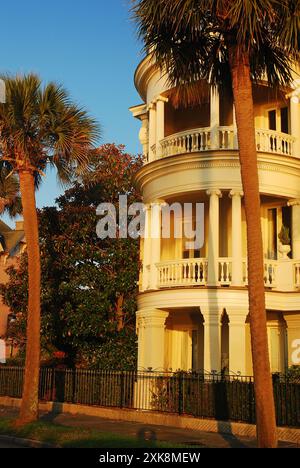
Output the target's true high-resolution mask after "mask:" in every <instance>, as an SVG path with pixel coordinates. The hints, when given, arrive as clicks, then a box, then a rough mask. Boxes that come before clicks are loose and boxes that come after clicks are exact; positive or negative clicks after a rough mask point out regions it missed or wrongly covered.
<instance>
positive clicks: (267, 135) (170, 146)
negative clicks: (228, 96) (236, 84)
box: [160, 126, 295, 157]
mask: <svg viewBox="0 0 300 468" xmlns="http://www.w3.org/2000/svg"><path fill="white" fill-rule="evenodd" d="M218 132H219V138H217V141H218V144H217V147H216V148H215V147H214V148H213V147H212V132H211V129H210V127H205V128H196V129H193V130H188V131H184V132H179V133H176V134H174V135H170V136H168V137H167V138H164V139H163V140H162V141H161V142H160V143H161V154H162V157H166V156H173V155H176V154H182V153H194V152H203V151H209V150H211V149H215V150H234V149H237V137H236V130H235V129H234V127H233V126H229V127H219V129H218ZM294 142H295V138H294V137H293V136H291V135H288V134H286V133H281V132H276V131H273V130H263V129H257V130H256V144H257V151H259V152H267V153H275V154H281V155H286V156H293V154H294V152H293V146H294Z"/></svg>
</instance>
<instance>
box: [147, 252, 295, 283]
mask: <svg viewBox="0 0 300 468" xmlns="http://www.w3.org/2000/svg"><path fill="white" fill-rule="evenodd" d="M232 263H233V262H232V258H229V257H221V258H219V260H218V274H217V280H216V286H224V287H226V286H227V287H228V286H231V285H232ZM242 266H243V269H242V280H241V286H242V285H244V286H245V287H246V286H248V269H247V260H246V259H243V260H242ZM156 267H157V272H158V288H172V287H176V286H187V287H189V286H207V284H208V259H207V258H195V259H183V260H170V261H167V262H163V263H158V264H157V265H156ZM264 281H265V287H266V288H270V289H277V290H283V291H286V290H288V291H295V290H297V289H298V290H299V289H300V261H297V262H296V261H295V260H290V261H289V262H286V260H284V261H283V262H281V261H280V260H265V262H264Z"/></svg>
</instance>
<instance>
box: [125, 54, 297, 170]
mask: <svg viewBox="0 0 300 468" xmlns="http://www.w3.org/2000/svg"><path fill="white" fill-rule="evenodd" d="M298 81H299V80H298ZM136 86H137V88H138V90H139V92H140V94H141V96H142V98H143V99H144V100H145V103H144V104H142V105H139V106H135V107H132V108H131V109H130V110H131V112H132V114H133V116H134V117H136V118H138V119H140V120H141V122H142V128H141V131H140V134H139V137H140V142H141V145H142V147H143V153H144V155H145V163H146V164H147V163H150V162H153V161H155V160H159V159H162V158H165V157H170V156H174V155H180V154H186V153H203V152H209V151H234V150H238V139H237V128H236V119H235V108H234V104H233V98H232V95H231V94H230V93H229V92H228V91H227V90H225V89H222V88H219V89H214V88H210V87H209V85H205V84H203V83H202V84H201V92H202V95H203V98H202V101H201V104H199V105H195V106H194V107H188V108H186V107H181V108H180V107H179V108H178V107H175V106H174V105H173V101H172V99H171V93H172V90H170V89H169V85H168V82H167V80H166V77H162V76H161V75H160V73H159V72H158V71H157V70H156V68H155V64H153V63H151V62H150V61H149V59H148V60H145V61H144V62H142V64H141V66H140V67H139V68H138V70H137V74H136ZM297 86H298V84H297V83H296V82H295V89H294V90H293V89H289V90H282V91H275V90H272V89H270V88H269V87H268V86H266V84H265V83H260V84H255V85H253V102H254V116H255V127H256V142H257V151H258V152H260V153H270V154H276V155H280V156H284V157H285V156H288V157H296V158H300V138H299V136H300V135H299V130H300V105H299V96H300V88H299V87H297Z"/></svg>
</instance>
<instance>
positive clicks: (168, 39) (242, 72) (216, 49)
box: [133, 0, 300, 447]
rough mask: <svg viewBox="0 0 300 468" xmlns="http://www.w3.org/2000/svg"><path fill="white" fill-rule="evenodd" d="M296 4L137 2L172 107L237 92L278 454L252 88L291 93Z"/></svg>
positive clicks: (258, 391)
mask: <svg viewBox="0 0 300 468" xmlns="http://www.w3.org/2000/svg"><path fill="white" fill-rule="evenodd" d="M299 9H300V5H299V2H298V1H297V0H281V1H278V0H234V1H230V0H133V15H134V18H135V20H136V22H137V25H138V31H139V36H140V37H141V38H142V39H143V41H144V43H145V50H146V52H147V53H151V54H153V55H154V57H155V59H156V61H157V63H158V65H159V66H160V68H161V70H162V71H163V73H167V74H168V79H169V82H170V85H171V86H172V87H174V89H175V88H176V89H175V91H174V93H173V100H174V101H175V103H177V104H178V100H181V102H182V103H183V104H185V105H188V104H193V103H195V102H199V101H201V94H202V92H203V91H202V90H201V86H200V83H201V81H202V82H203V80H205V81H206V82H209V83H210V85H212V86H217V85H223V86H224V85H228V86H230V88H231V89H232V92H233V98H234V104H235V110H236V121H237V131H238V142H239V157H240V166H241V177H242V184H243V191H244V197H245V212H246V221H247V247H248V277H249V309H250V327H251V343H252V357H253V373H254V380H255V396H256V415H257V437H258V444H259V446H260V447H276V445H277V433H276V420H275V410H274V399H273V388H272V379H271V371H270V363H269V352H268V340H267V319H266V308H265V289H264V265H263V243H262V230H261V220H260V195H259V179H258V169H257V152H256V142H255V127H254V111H253V95H252V85H253V82H255V81H258V80H260V79H267V81H268V83H269V85H271V86H278V87H280V86H288V85H289V84H290V83H291V80H292V76H291V75H292V73H291V70H292V59H293V58H294V57H295V56H297V52H298V46H299V37H300V36H299Z"/></svg>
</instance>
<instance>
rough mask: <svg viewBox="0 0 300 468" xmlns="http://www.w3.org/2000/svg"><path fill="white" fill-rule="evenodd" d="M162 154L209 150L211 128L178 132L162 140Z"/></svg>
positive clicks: (170, 154)
mask: <svg viewBox="0 0 300 468" xmlns="http://www.w3.org/2000/svg"><path fill="white" fill-rule="evenodd" d="M161 146H162V156H163V157H166V156H173V155H175V154H182V153H193V152H198V151H207V150H209V149H210V128H199V129H195V130H190V131H186V132H180V133H176V134H175V135H171V136H169V137H167V138H164V139H163V140H162V141H161Z"/></svg>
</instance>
